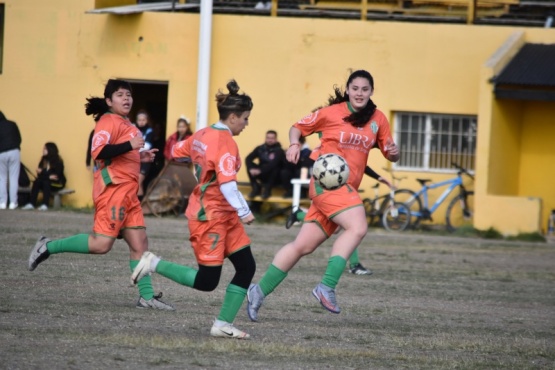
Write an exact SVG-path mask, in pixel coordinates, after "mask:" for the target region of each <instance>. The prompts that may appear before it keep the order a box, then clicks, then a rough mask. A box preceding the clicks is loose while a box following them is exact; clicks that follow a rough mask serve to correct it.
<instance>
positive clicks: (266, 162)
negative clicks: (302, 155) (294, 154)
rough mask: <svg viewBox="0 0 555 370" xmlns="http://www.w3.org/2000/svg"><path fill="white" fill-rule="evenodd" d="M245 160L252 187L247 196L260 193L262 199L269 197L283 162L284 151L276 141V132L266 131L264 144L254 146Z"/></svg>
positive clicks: (277, 179)
mask: <svg viewBox="0 0 555 370" xmlns="http://www.w3.org/2000/svg"><path fill="white" fill-rule="evenodd" d="M255 161H256V162H255ZM245 162H246V165H247V173H248V175H249V181H250V183H251V187H252V191H251V193H250V194H249V197H251V198H253V197H255V196H257V195H260V194H261V193H262V198H263V199H266V198H269V197H270V195H272V188H273V187H274V186H277V185H279V174H280V168H281V166H282V165H283V164H284V162H285V152H284V151H283V149H282V148H281V144H280V143H279V142H278V141H277V132H275V131H274V130H270V131H268V132H266V140H265V142H264V144H262V145H259V146H257V147H256V148H254V150H253V151H252V152H251V153H250V154H249V155H248V156H247V158H246V159H245Z"/></svg>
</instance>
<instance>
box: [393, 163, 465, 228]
mask: <svg viewBox="0 0 555 370" xmlns="http://www.w3.org/2000/svg"><path fill="white" fill-rule="evenodd" d="M451 165H452V166H453V167H455V168H456V169H457V170H458V171H457V176H456V177H455V178H452V179H449V180H444V181H440V182H437V183H430V182H431V181H432V180H430V179H416V181H418V182H419V183H420V185H422V188H421V189H420V190H419V191H417V192H415V194H414V195H413V196H410V197H409V198H408V199H403V200H400V199H397V198H396V200H397V201H402V202H403V203H405V204H406V205H407V206H408V208H409V209H410V215H411V218H412V220H411V224H412V225H413V227H417V226H418V225H419V224H420V222H421V221H422V220H430V221H431V220H432V214H433V213H434V212H435V211H436V210H437V209H438V208H439V206H440V205H441V204H442V203H443V202H444V201H445V200H446V199H447V197H448V196H449V194H451V192H452V191H453V190H454V189H455V188H457V187H458V188H459V194H458V195H457V196H456V197H454V198H453V199H452V200H451V202H450V203H449V205H448V206H447V211H446V213H445V224H446V226H447V230H448V231H450V232H454V231H456V230H457V229H458V228H460V227H462V226H466V225H472V221H473V214H474V191H472V190H467V189H466V188H465V186H464V184H463V178H462V175H463V174H464V175H467V176H469V177H470V178H471V179H472V180H474V176H473V175H472V174H471V173H470V172H468V170H466V169H465V168H462V167H461V166H459V165H457V164H456V163H451ZM442 186H448V188H447V189H445V191H444V192H443V193H442V194H441V195H440V197H439V198H438V199H437V200H436V201H435V203H434V204H432V206H431V207H430V206H429V204H428V190H429V189H435V188H439V187H442ZM402 190H406V192H404V194H408V192H410V191H411V190H409V189H402Z"/></svg>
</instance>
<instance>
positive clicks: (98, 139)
mask: <svg viewBox="0 0 555 370" xmlns="http://www.w3.org/2000/svg"><path fill="white" fill-rule="evenodd" d="M109 142H110V133H109V132H108V131H105V130H101V131H98V132H97V133H95V134H94V136H93V140H92V145H91V151H92V152H94V151H95V150H96V149H97V148H98V147H100V146H102V145H106V144H108V143H109Z"/></svg>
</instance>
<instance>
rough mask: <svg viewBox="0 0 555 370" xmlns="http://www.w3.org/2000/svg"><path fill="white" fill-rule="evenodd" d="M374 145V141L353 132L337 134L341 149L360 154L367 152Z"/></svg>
mask: <svg viewBox="0 0 555 370" xmlns="http://www.w3.org/2000/svg"><path fill="white" fill-rule="evenodd" d="M373 145H374V139H373V138H370V137H368V136H366V135H363V134H357V133H354V132H344V131H341V132H340V133H339V146H340V147H342V148H348V149H355V150H359V151H361V152H368V151H370V149H371V148H372V146H373Z"/></svg>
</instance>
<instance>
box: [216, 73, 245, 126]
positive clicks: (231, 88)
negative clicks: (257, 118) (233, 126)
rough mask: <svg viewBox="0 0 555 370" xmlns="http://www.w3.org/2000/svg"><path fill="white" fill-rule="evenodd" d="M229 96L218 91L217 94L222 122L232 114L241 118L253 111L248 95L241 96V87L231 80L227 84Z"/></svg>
mask: <svg viewBox="0 0 555 370" xmlns="http://www.w3.org/2000/svg"><path fill="white" fill-rule="evenodd" d="M226 87H227V90H228V92H229V93H228V94H224V93H223V92H222V91H221V90H218V93H217V94H216V103H217V106H218V113H219V115H220V120H222V121H223V120H226V119H227V118H228V117H229V115H230V114H231V113H234V114H235V115H237V116H240V115H241V114H243V113H244V112H249V111H251V110H252V107H253V103H252V99H251V98H250V96H248V95H247V94H239V85H238V84H237V81H235V80H231V81H229V82H228V83H227V86H226Z"/></svg>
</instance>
